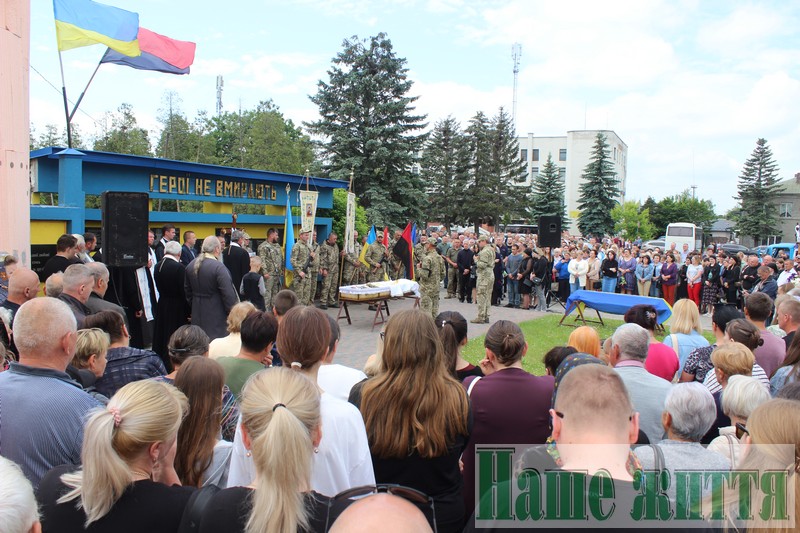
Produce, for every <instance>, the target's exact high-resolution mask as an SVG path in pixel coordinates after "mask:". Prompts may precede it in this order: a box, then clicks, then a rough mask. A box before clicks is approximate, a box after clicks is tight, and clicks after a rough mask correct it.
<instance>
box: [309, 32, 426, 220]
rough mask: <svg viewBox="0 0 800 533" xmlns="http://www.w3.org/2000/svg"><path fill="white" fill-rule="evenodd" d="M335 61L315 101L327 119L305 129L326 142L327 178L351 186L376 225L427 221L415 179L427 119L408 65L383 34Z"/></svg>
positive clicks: (357, 43) (350, 43)
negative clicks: (349, 181)
mask: <svg viewBox="0 0 800 533" xmlns="http://www.w3.org/2000/svg"><path fill="white" fill-rule="evenodd" d="M343 47H344V49H343V50H342V51H341V52H339V54H337V56H336V57H334V58H333V65H332V66H331V68H330V70H328V81H322V80H320V81H319V83H318V90H317V93H316V94H314V95H312V96H310V98H311V101H312V102H314V103H315V104H316V105H317V106H318V107H319V114H320V116H321V118H320V119H319V120H317V121H314V122H310V123H306V124H305V126H306V127H307V128H308V130H309V131H310V132H311V133H312V134H314V135H317V136H319V137H321V138H322V139H323V141H322V142H321V143H320V144H319V146H320V148H321V152H322V155H323V157H324V159H325V165H324V169H323V170H324V172H325V174H326V175H328V176H329V177H331V178H335V179H343V180H347V179H349V178H350V172H351V171H353V172H354V176H355V180H354V183H353V187H354V189H355V192H356V194H357V195H358V198H359V201H360V202H361V203H362V205H364V207H366V209H367V216H368V218H369V220H370V222H372V223H374V224H376V225H378V226H381V225H384V224H393V225H395V226H403V225H405V223H406V222H407V221H408V220H409V219H418V218H420V216H421V214H422V209H421V206H422V205H423V199H424V184H423V182H422V179H421V178H420V176H419V175H418V174H415V173H414V172H413V168H412V167H413V166H414V164H415V163H417V158H418V155H417V154H418V153H419V151H420V149H421V148H422V143H423V142H424V136H423V135H421V134H419V133H418V132H419V131H420V130H422V129H423V128H425V127H426V126H427V124H425V122H424V121H425V118H426V116H425V115H418V114H415V113H414V110H415V106H414V102H416V100H417V99H418V98H419V97H417V96H409V93H410V92H411V88H412V85H413V82H412V81H411V80H409V79H408V69H407V68H406V66H405V64H406V60H405V59H404V58H400V57H397V55H396V54H395V52H394V50H393V48H392V43H391V41H390V40H389V38H388V37H387V36H386V34H384V33H379V34H378V35H377V36H375V37H371V38H369V39H365V40H361V39H359V38H358V37H356V36H353V37H352V38H350V39H346V40H345V41H344V43H343Z"/></svg>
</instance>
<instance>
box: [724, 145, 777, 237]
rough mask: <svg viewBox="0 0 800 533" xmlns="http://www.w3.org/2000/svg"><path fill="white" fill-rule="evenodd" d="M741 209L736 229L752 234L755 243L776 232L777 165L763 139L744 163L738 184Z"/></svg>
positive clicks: (736, 197)
mask: <svg viewBox="0 0 800 533" xmlns="http://www.w3.org/2000/svg"><path fill="white" fill-rule="evenodd" d="M737 188H738V190H739V194H737V195H736V196H735V197H734V198H735V199H736V200H738V201H739V206H740V211H739V214H738V216H737V220H736V231H737V232H738V233H740V234H742V235H751V236H752V237H753V240H754V241H755V242H756V243H759V242H761V241H762V239H765V238H766V237H768V236H770V235H777V234H778V232H779V231H780V230H779V227H778V212H777V211H778V210H777V208H776V203H777V201H778V194H780V192H781V190H782V189H783V187H782V186H781V185H780V184H779V183H778V164H777V163H776V162H775V161H774V160H773V158H772V150H771V149H770V147H769V146H768V145H767V140H766V139H758V141H756V148H755V150H753V153H752V154H751V155H750V158H749V159H748V160H747V161H746V162H745V164H744V168H742V173H741V175H740V176H739V184H738V186H737Z"/></svg>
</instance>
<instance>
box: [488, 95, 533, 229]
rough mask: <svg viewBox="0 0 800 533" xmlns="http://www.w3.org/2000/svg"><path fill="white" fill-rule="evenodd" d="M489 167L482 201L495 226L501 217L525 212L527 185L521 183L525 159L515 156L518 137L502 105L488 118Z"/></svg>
mask: <svg viewBox="0 0 800 533" xmlns="http://www.w3.org/2000/svg"><path fill="white" fill-rule="evenodd" d="M490 140H491V147H492V148H491V160H490V161H491V167H490V168H491V171H490V173H489V179H490V181H489V190H488V195H487V196H488V197H487V201H486V204H485V210H486V214H487V215H488V218H489V219H491V221H492V223H493V225H494V226H495V228H497V225H498V224H499V223H500V221H501V220H502V219H511V218H521V217H523V216H524V215H525V206H526V205H527V201H528V196H529V193H530V187H528V186H526V185H525V177H526V175H527V169H526V163H525V162H524V161H522V160H521V159H520V157H519V141H517V134H516V132H515V131H514V124H513V122H512V121H511V116H510V115H509V114H508V113H506V111H505V109H503V108H502V107H501V108H500V109H499V110H498V112H497V114H496V115H495V116H494V118H492V122H491V133H490Z"/></svg>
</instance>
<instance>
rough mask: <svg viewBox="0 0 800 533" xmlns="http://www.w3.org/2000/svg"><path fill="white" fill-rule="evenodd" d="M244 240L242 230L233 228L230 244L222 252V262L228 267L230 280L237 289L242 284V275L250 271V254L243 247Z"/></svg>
mask: <svg viewBox="0 0 800 533" xmlns="http://www.w3.org/2000/svg"><path fill="white" fill-rule="evenodd" d="M245 240H246V239H245V233H244V232H243V231H241V230H238V229H237V230H233V233H232V234H231V245H230V246H228V248H226V249H225V251H224V252H222V262H223V263H224V264H225V266H226V267H228V270H229V271H230V273H231V281H233V286H234V287H235V288H236V290H237V291H238V290H239V287H240V286H241V284H242V278H243V277H244V275H245V274H247V273H248V272H250V254H249V253H248V252H247V250H245V249H244V246H245Z"/></svg>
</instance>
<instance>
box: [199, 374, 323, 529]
mask: <svg viewBox="0 0 800 533" xmlns="http://www.w3.org/2000/svg"><path fill="white" fill-rule="evenodd" d="M241 410H242V427H241V431H242V438H243V441H244V445H245V448H247V450H248V451H247V454H248V455H249V456H251V457H252V458H253V463H254V464H255V469H256V478H255V479H254V480H253V482H252V483H250V484H249V485H248V486H246V487H231V488H228V489H225V490H223V491H220V492H219V493H217V494H216V495H215V496H214V497H213V499H212V500H211V501H210V502H209V504H208V506H207V507H206V509H205V512H204V513H203V519H202V521H201V526H200V533H216V532H218V531H226V532H232V533H237V532H245V531H246V532H247V533H296V532H298V531H304V532H315V531H324V530H325V520H326V516H327V510H328V503H329V502H330V498H328V497H326V496H323V495H322V494H319V493H317V492H314V491H313V490H312V489H311V471H312V465H313V458H314V453H315V451H317V450H318V447H319V444H320V441H321V440H322V418H321V416H320V393H319V389H318V388H317V386H316V384H315V383H314V382H312V381H311V380H310V379H308V378H307V377H306V376H304V375H303V374H301V373H300V372H294V371H292V370H290V369H288V368H283V367H276V368H271V369H269V370H264V371H262V372H258V373H256V374H254V375H253V377H252V378H250V380H249V381H248V382H247V385H246V386H245V388H244V391H243V393H242V404H241ZM337 514H338V511H337ZM333 519H335V515H334V517H332V519H331V521H332V520H333Z"/></svg>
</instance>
